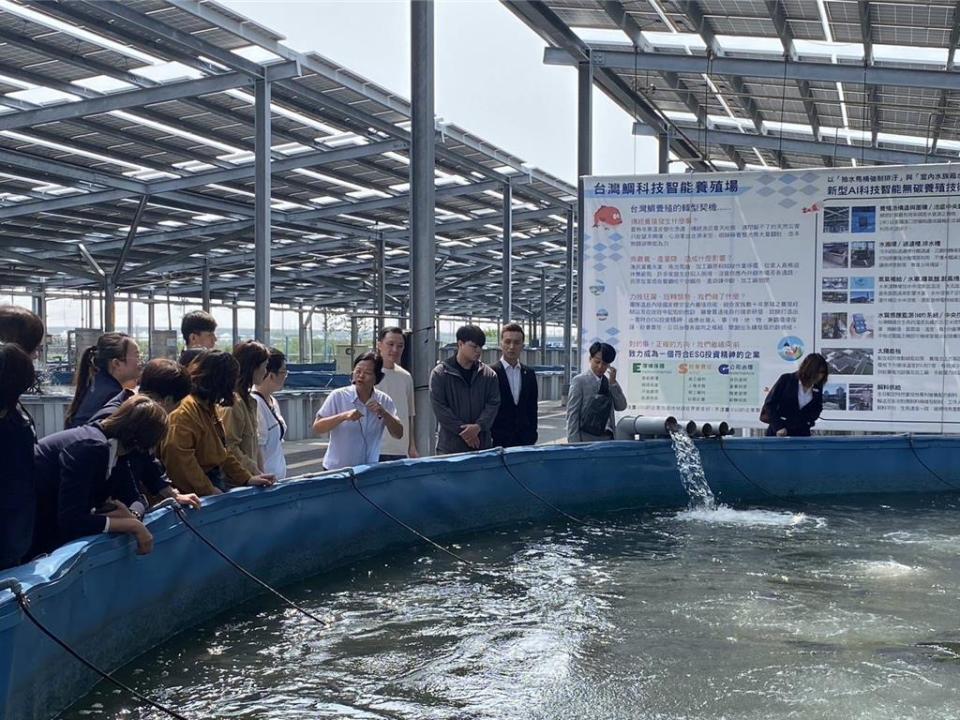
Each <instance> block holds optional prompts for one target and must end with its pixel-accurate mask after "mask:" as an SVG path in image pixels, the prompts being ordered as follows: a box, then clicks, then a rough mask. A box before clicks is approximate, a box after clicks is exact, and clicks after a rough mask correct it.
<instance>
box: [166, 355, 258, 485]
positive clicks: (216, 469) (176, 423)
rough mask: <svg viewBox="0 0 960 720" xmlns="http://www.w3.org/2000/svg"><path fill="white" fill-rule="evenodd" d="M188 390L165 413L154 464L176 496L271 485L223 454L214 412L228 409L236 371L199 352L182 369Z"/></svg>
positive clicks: (230, 361)
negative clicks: (166, 420) (164, 473)
mask: <svg viewBox="0 0 960 720" xmlns="http://www.w3.org/2000/svg"><path fill="white" fill-rule="evenodd" d="M187 372H188V373H189V374H190V381H191V390H190V394H189V395H187V397H185V398H184V399H183V400H182V401H181V402H180V405H179V406H178V407H177V409H176V410H174V411H173V412H172V413H170V429H169V430H168V431H167V436H166V438H165V439H164V441H163V443H162V444H161V448H160V458H161V459H162V460H163V464H164V465H165V466H166V468H167V474H168V475H169V476H170V480H171V482H172V483H173V485H174V487H176V488H177V489H178V490H179V491H180V492H182V493H196V494H197V495H200V496H204V495H219V494H220V493H222V492H224V491H225V490H227V489H229V488H230V487H231V486H241V485H258V486H262V487H265V486H270V485H273V482H274V478H273V476H271V475H262V474H260V473H251V472H250V471H249V470H247V469H246V468H245V467H244V466H243V465H242V464H241V463H240V461H239V460H237V458H236V457H234V455H232V454H231V453H230V452H228V451H227V445H226V434H225V432H224V429H223V424H222V423H221V422H220V418H219V416H218V415H217V408H218V407H221V406H230V405H231V404H233V402H234V400H235V397H236V394H235V392H234V390H235V388H236V386H237V378H238V377H239V375H240V365H239V363H238V362H237V361H236V359H234V357H233V355H230V354H229V353H225V352H223V351H222V350H204V351H203V352H201V353H200V354H199V355H197V356H196V357H195V358H194V359H193V360H192V361H191V362H190V365H188V366H187Z"/></svg>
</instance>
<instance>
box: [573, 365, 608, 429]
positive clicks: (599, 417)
mask: <svg viewBox="0 0 960 720" xmlns="http://www.w3.org/2000/svg"><path fill="white" fill-rule="evenodd" d="M611 408H613V398H612V397H611V396H610V385H609V384H608V383H607V378H606V376H603V377H601V378H600V390H598V391H597V394H596V395H594V396H593V397H592V398H590V402H588V403H587V405H586V407H585V408H584V409H583V410H582V411H581V412H580V432H584V433H587V434H588V435H606V434H607V422H608V421H609V420H610V410H611Z"/></svg>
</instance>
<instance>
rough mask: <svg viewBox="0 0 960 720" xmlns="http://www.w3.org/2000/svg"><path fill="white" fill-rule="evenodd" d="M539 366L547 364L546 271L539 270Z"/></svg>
mask: <svg viewBox="0 0 960 720" xmlns="http://www.w3.org/2000/svg"><path fill="white" fill-rule="evenodd" d="M540 364H541V365H546V364H547V271H546V270H545V269H544V268H540Z"/></svg>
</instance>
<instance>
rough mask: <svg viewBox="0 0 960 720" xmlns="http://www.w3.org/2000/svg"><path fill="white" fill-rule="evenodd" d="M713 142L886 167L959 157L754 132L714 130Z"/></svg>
mask: <svg viewBox="0 0 960 720" xmlns="http://www.w3.org/2000/svg"><path fill="white" fill-rule="evenodd" d="M710 142H712V143H713V142H715V143H724V144H727V145H733V146H735V147H749V148H754V147H755V148H758V149H761V150H772V151H774V152H776V151H778V150H783V151H784V152H788V153H795V154H798V155H822V154H823V152H824V150H825V149H829V150H830V152H831V153H833V154H835V155H836V157H838V158H845V159H850V158H852V159H854V160H857V161H860V160H861V159H863V160H864V161H866V162H871V163H877V164H884V165H915V164H917V163H921V162H924V158H925V157H926V158H928V159H929V160H931V161H935V160H942V161H944V162H951V161H952V162H956V161H957V156H956V155H929V154H927V155H925V154H924V152H923V150H917V151H910V150H894V149H892V148H868V147H863V146H860V145H846V144H840V143H837V144H834V143H832V142H823V141H820V142H818V141H815V140H803V139H799V138H792V137H788V136H784V137H783V138H782V139H781V138H780V136H779V135H753V134H750V133H740V132H733V131H725V130H711V131H710Z"/></svg>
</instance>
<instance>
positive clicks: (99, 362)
mask: <svg viewBox="0 0 960 720" xmlns="http://www.w3.org/2000/svg"><path fill="white" fill-rule="evenodd" d="M139 377H140V348H139V346H138V345H137V343H136V341H135V340H134V339H133V338H131V337H130V336H129V335H127V334H126V333H119V332H108V333H104V334H103V335H101V336H100V338H99V339H98V340H97V344H96V345H93V346H91V347H88V348H87V349H86V350H84V351H83V354H82V355H81V356H80V363H79V365H77V375H76V378H75V379H74V381H75V382H76V385H77V389H76V391H75V393H74V396H73V402H71V403H70V407H68V408H67V414H66V417H65V418H64V420H65V422H64V425H65V427H66V428H67V429H69V428H73V427H77V426H78V425H83V424H84V423H87V422H90V419H91V418H92V417H93V416H94V414H95V413H96V412H97V410H99V409H100V408H102V407H103V406H104V405H106V404H107V401H108V400H110V399H111V398H113V397H116V396H117V395H118V394H119V393H121V392H122V391H123V389H124V387H133V386H134V385H136V383H137V379H138V378H139Z"/></svg>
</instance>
